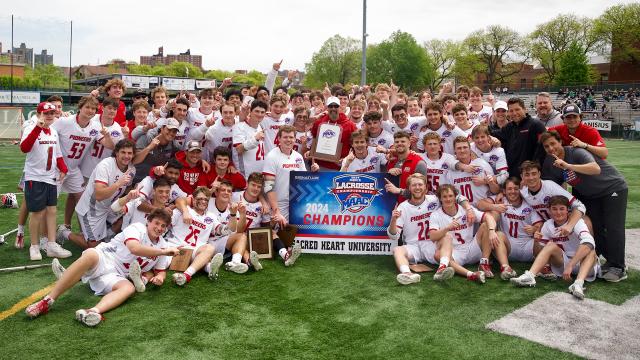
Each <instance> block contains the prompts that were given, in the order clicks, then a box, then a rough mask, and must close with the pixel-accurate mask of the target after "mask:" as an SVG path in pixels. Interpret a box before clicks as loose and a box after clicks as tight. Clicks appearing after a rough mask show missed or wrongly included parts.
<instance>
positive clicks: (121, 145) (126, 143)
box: [111, 139, 136, 157]
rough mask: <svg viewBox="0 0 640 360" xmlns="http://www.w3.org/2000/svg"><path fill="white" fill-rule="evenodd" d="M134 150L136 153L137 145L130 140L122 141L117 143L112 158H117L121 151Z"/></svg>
mask: <svg viewBox="0 0 640 360" xmlns="http://www.w3.org/2000/svg"><path fill="white" fill-rule="evenodd" d="M126 148H132V149H133V151H134V152H135V150H136V144H135V143H134V142H133V141H132V140H130V139H122V140H120V141H118V142H117V143H116V146H115V147H114V148H113V153H111V156H112V157H116V154H117V153H118V151H120V150H121V149H126Z"/></svg>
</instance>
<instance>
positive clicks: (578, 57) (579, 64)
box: [555, 41, 593, 86]
mask: <svg viewBox="0 0 640 360" xmlns="http://www.w3.org/2000/svg"><path fill="white" fill-rule="evenodd" d="M558 65H559V69H558V72H557V75H556V78H555V84H556V85H558V86H575V85H582V84H590V83H592V81H593V80H592V76H591V67H590V66H589V59H588V58H587V55H586V54H585V52H584V48H583V47H582V46H580V44H578V42H577V41H574V42H572V43H571V45H569V48H568V49H567V51H565V52H564V53H563V54H562V56H561V57H560V59H559V61H558Z"/></svg>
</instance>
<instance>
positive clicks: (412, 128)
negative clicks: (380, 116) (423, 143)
mask: <svg viewBox="0 0 640 360" xmlns="http://www.w3.org/2000/svg"><path fill="white" fill-rule="evenodd" d="M426 125H427V118H426V117H424V116H415V117H409V118H408V119H407V125H406V126H405V127H400V126H399V125H398V124H397V123H395V122H393V121H384V122H383V123H382V128H383V129H384V130H385V131H388V132H389V133H391V134H395V133H397V132H400V131H404V132H408V133H409V134H410V135H414V136H416V137H418V135H419V134H420V129H421V128H422V127H423V126H426Z"/></svg>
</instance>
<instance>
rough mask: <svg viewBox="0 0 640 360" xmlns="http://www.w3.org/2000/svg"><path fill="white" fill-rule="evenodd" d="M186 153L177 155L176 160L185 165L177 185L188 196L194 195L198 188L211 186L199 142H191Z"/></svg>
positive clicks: (182, 152)
mask: <svg viewBox="0 0 640 360" xmlns="http://www.w3.org/2000/svg"><path fill="white" fill-rule="evenodd" d="M186 148H187V150H186V151H180V152H178V153H177V154H176V159H178V161H180V163H182V165H184V167H183V168H182V169H181V170H180V177H179V178H178V181H177V182H176V184H178V186H179V187H180V189H182V191H184V192H186V193H187V194H189V195H191V194H193V191H194V190H195V189H196V188H197V187H198V186H207V187H208V186H209V184H207V182H208V180H209V178H210V176H211V175H210V174H209V173H208V172H205V171H204V169H203V167H202V146H200V142H199V141H190V142H189V143H188V144H187V146H186Z"/></svg>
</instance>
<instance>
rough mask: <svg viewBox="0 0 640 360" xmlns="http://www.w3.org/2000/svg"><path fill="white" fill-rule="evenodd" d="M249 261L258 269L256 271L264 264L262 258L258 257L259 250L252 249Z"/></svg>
mask: <svg viewBox="0 0 640 360" xmlns="http://www.w3.org/2000/svg"><path fill="white" fill-rule="evenodd" d="M249 261H250V262H251V265H252V266H253V268H254V269H256V271H260V270H262V264H260V258H259V257H258V253H257V252H255V251H252V252H250V253H249Z"/></svg>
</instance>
